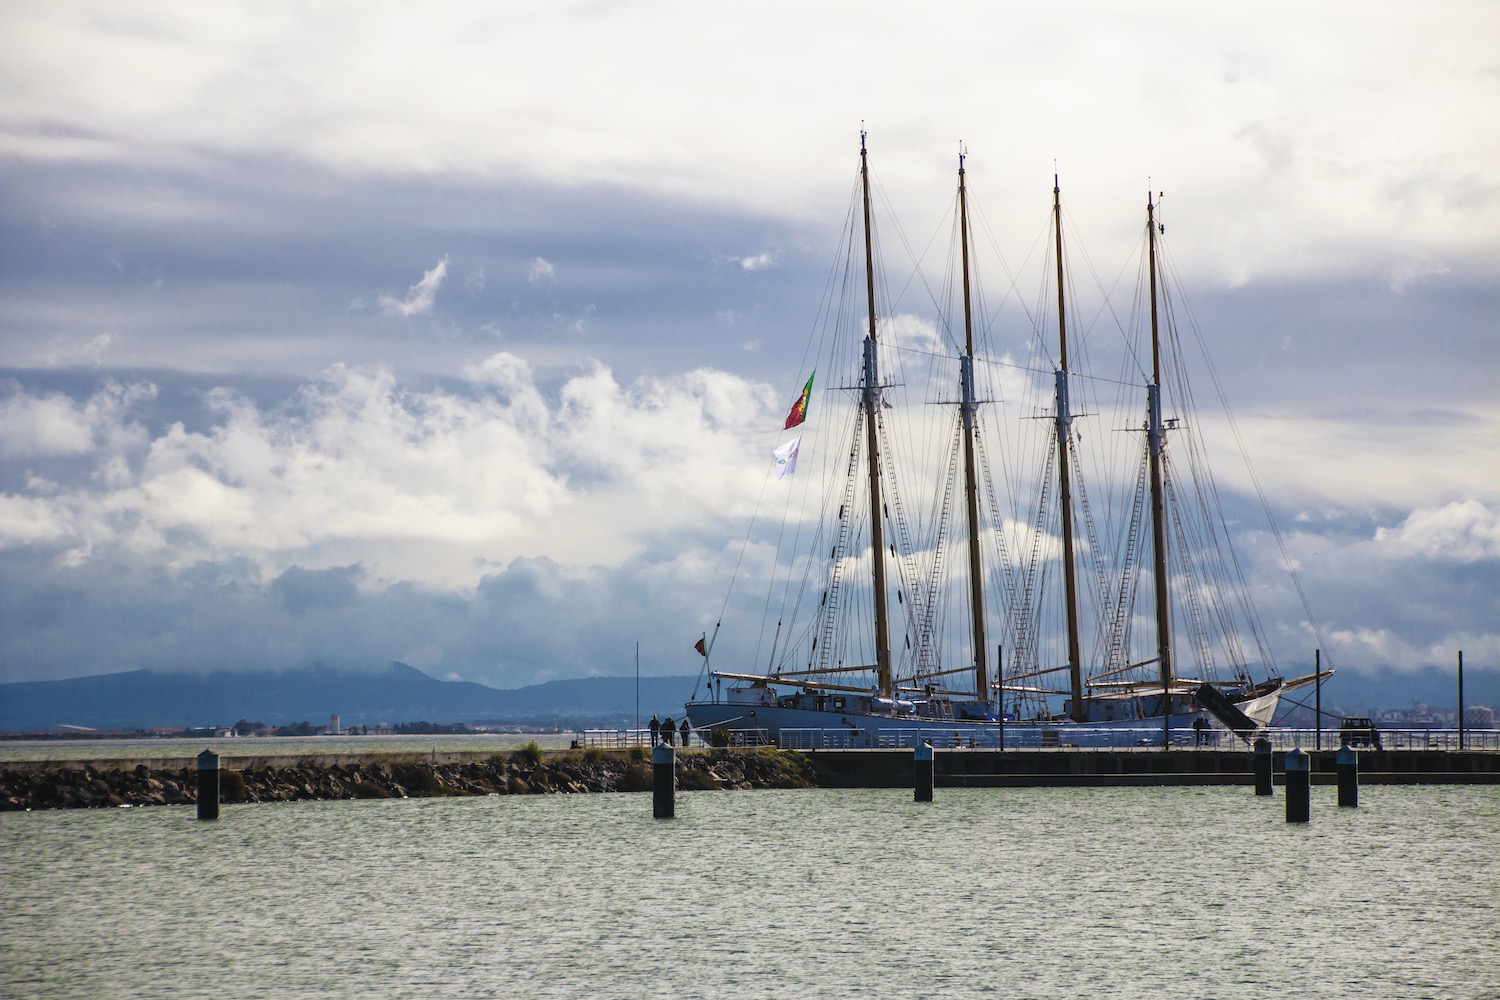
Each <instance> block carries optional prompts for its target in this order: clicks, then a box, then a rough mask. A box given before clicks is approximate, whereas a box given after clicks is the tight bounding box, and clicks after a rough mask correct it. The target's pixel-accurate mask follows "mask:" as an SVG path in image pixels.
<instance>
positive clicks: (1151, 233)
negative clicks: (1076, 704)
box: [1146, 191, 1172, 749]
mask: <svg viewBox="0 0 1500 1000" xmlns="http://www.w3.org/2000/svg"><path fill="white" fill-rule="evenodd" d="M1146 234H1147V237H1148V243H1149V245H1150V275H1151V384H1150V385H1149V386H1147V387H1146V401H1147V402H1146V405H1147V412H1148V424H1147V440H1148V442H1149V443H1148V447H1149V449H1150V458H1151V463H1150V464H1151V542H1152V546H1153V548H1154V549H1155V552H1154V553H1153V556H1154V560H1155V561H1154V565H1153V568H1152V572H1153V574H1154V575H1155V577H1156V655H1157V660H1158V663H1159V665H1160V667H1161V694H1162V735H1161V741H1162V747H1163V749H1165V748H1166V746H1167V744H1168V739H1169V729H1170V727H1171V718H1172V626H1171V607H1170V605H1169V604H1168V600H1167V518H1166V508H1165V506H1164V504H1163V500H1162V492H1163V491H1162V451H1163V450H1164V448H1165V447H1166V432H1165V429H1164V428H1163V426H1162V420H1161V335H1160V333H1159V331H1158V327H1157V318H1156V316H1157V314H1156V206H1155V204H1154V203H1153V202H1152V201H1151V192H1149V191H1147V192H1146Z"/></svg>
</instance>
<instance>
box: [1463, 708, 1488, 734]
mask: <svg viewBox="0 0 1500 1000" xmlns="http://www.w3.org/2000/svg"><path fill="white" fill-rule="evenodd" d="M1464 728H1465V729H1494V728H1495V710H1494V709H1493V708H1490V707H1488V706H1486V705H1469V706H1467V707H1466V708H1465V709H1464Z"/></svg>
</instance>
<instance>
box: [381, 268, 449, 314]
mask: <svg viewBox="0 0 1500 1000" xmlns="http://www.w3.org/2000/svg"><path fill="white" fill-rule="evenodd" d="M447 274H448V258H447V257H446V256H445V257H443V259H442V260H440V261H438V262H437V263H436V264H435V265H433V267H432V269H431V270H430V271H428V272H427V273H425V274H423V275H422V280H421V281H419V282H417V283H416V284H415V285H412V286H411V287H410V288H409V289H407V290H406V297H405V298H402V299H396V298H392V297H391V296H389V295H382V296H380V299H379V300H378V301H379V304H380V310H381V312H383V313H385V314H386V315H388V316H420V315H421V314H422V313H425V312H429V311H431V309H432V300H433V299H434V298H435V297H436V296H437V292H438V289H439V288H441V287H442V284H443V278H445V277H446V276H447Z"/></svg>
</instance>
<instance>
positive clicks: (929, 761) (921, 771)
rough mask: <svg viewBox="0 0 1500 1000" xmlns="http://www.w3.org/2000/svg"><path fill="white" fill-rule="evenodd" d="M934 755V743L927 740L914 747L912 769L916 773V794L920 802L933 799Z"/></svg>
mask: <svg viewBox="0 0 1500 1000" xmlns="http://www.w3.org/2000/svg"><path fill="white" fill-rule="evenodd" d="M933 757H934V754H933V752H932V744H931V743H928V742H927V741H926V740H923V741H922V742H921V743H918V744H917V745H916V746H915V747H913V748H912V752H911V762H912V771H913V772H914V774H915V778H914V782H915V789H914V796H915V798H916V800H917V801H918V802H931V801H932V772H933Z"/></svg>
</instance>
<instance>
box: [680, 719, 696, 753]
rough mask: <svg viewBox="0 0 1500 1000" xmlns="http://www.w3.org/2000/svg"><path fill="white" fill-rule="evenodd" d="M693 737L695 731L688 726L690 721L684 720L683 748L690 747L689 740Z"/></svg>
mask: <svg viewBox="0 0 1500 1000" xmlns="http://www.w3.org/2000/svg"><path fill="white" fill-rule="evenodd" d="M692 735H693V731H692V729H691V728H690V727H689V726H688V720H686V719H683V720H682V745H683V746H687V745H688V740H689V739H691V738H692Z"/></svg>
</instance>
